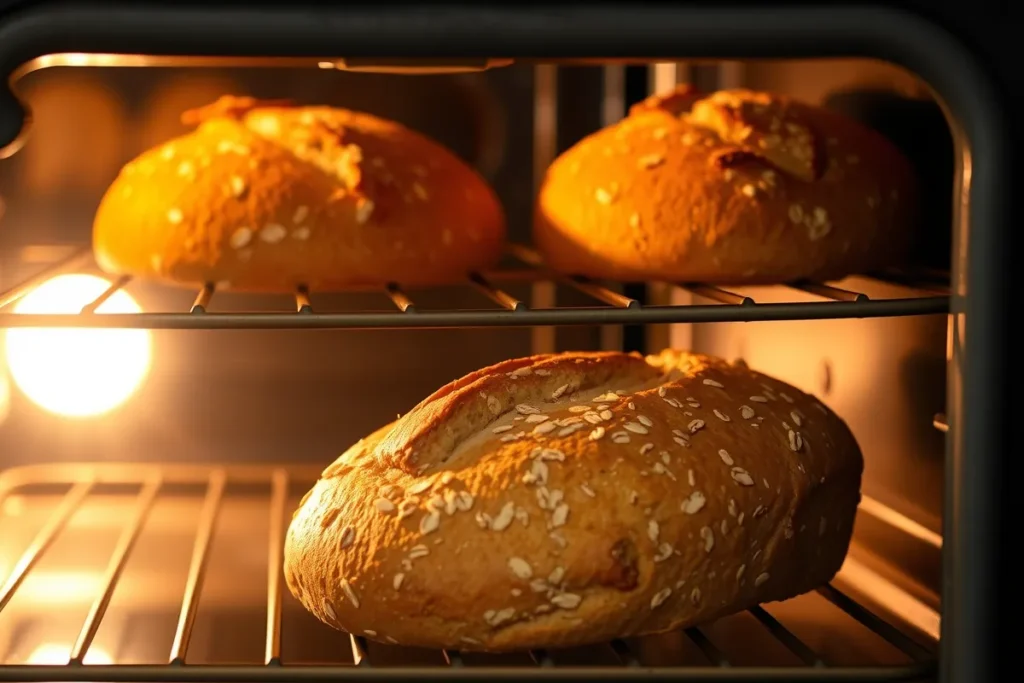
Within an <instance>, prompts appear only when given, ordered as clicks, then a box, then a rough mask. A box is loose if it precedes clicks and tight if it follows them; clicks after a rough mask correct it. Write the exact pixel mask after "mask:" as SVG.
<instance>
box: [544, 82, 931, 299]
mask: <svg viewBox="0 0 1024 683" xmlns="http://www.w3.org/2000/svg"><path fill="white" fill-rule="evenodd" d="M916 195H917V189H916V184H915V178H914V174H913V171H912V168H911V166H910V163H909V162H908V161H907V160H906V159H905V158H904V157H903V155H902V154H901V153H900V152H899V151H898V150H897V149H896V148H895V146H893V145H892V144H891V143H890V142H889V141H887V140H886V139H885V138H883V137H882V136H881V135H879V134H878V133H876V132H874V131H872V130H869V129H867V128H866V127H864V126H862V125H860V124H859V123H857V122H856V121H854V120H852V119H849V118H847V117H845V116H843V115H841V114H838V113H836V112H832V111H829V110H826V109H823V108H820V107H814V106H810V105H806V104H802V103H800V102H796V101H793V100H790V99H788V98H785V97H780V96H776V95H768V94H766V93H760V92H751V91H747V90H725V91H720V92H716V93H713V94H711V95H709V96H707V97H703V96H701V95H700V94H699V93H697V92H696V91H694V90H693V89H692V88H689V87H688V86H683V87H680V88H679V89H678V90H676V91H674V92H671V93H669V94H668V95H664V96H658V97H653V98H651V99H649V100H647V101H645V102H643V103H641V104H639V105H636V106H634V107H633V108H632V110H631V111H630V114H629V116H628V117H626V118H625V119H623V120H622V121H620V122H619V123H616V124H614V125H612V126H609V127H608V128H605V129H604V130H601V131H598V132H597V133H594V134H593V135H591V136H589V137H587V138H585V139H584V140H582V141H581V142H579V143H578V144H576V145H575V146H573V147H572V148H571V149H569V150H568V151H566V152H565V153H563V154H562V155H561V156H560V157H559V158H558V159H556V160H555V162H554V163H553V164H552V165H551V167H550V169H549V170H548V172H547V175H546V176H545V179H544V181H543V183H542V185H541V190H540V195H539V198H538V201H537V206H536V211H535V220H534V241H535V242H536V244H537V246H538V248H539V249H540V250H541V252H542V253H543V255H544V256H545V258H546V260H547V262H548V263H549V264H550V265H551V266H553V267H554V268H556V269H558V270H560V271H563V272H567V273H573V274H579V275H587V276H590V277H596V278H610V279H616V280H634V281H647V280H666V281H675V282H680V281H681V282H695V281H703V282H717V283H731V284H771V283H779V282H792V281H795V280H802V279H818V280H834V279H839V278H842V277H844V276H846V275H848V274H851V273H858V272H865V271H868V270H871V269H875V268H880V267H883V266H889V265H895V264H897V263H898V262H899V261H900V260H901V259H902V258H903V257H904V255H905V254H906V252H907V251H908V249H909V246H910V244H911V241H912V238H913V232H914V228H915V223H916V220H917V196H916Z"/></svg>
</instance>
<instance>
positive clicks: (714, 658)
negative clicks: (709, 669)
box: [683, 627, 731, 667]
mask: <svg viewBox="0 0 1024 683" xmlns="http://www.w3.org/2000/svg"><path fill="white" fill-rule="evenodd" d="M683 633H685V634H686V636H687V637H688V638H689V639H690V640H692V641H693V644H694V645H696V646H697V647H698V648H699V649H700V651H701V652H702V653H703V654H704V656H705V657H707V658H708V661H710V662H711V663H712V664H714V665H715V666H721V667H727V666H731V665H730V664H729V659H728V658H727V657H726V656H725V653H724V652H722V651H721V650H719V649H718V648H717V647H716V646H715V644H714V643H712V642H711V640H710V639H709V638H708V637H707V636H706V635H704V632H703V631H701V630H700V629H699V628H697V627H691V628H687V629H683Z"/></svg>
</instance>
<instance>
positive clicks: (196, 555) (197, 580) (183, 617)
mask: <svg viewBox="0 0 1024 683" xmlns="http://www.w3.org/2000/svg"><path fill="white" fill-rule="evenodd" d="M226 483H227V476H226V474H225V472H224V470H214V472H213V473H212V474H211V475H210V483H209V484H208V485H207V488H206V498H205V500H203V507H202V510H201V512H200V513H199V530H198V532H197V533H196V541H195V544H194V545H193V547H192V562H191V563H190V564H189V568H188V579H187V580H186V581H185V595H184V597H183V598H182V600H181V612H180V613H179V615H178V627H177V629H176V630H175V633H174V643H173V644H172V645H171V656H170V663H171V664H184V663H185V654H186V653H187V652H188V643H189V640H190V639H191V638H192V627H193V626H194V625H195V620H196V608H197V607H198V606H199V592H200V590H202V585H203V578H204V577H205V576H206V564H207V560H208V559H209V556H210V555H209V550H210V541H211V540H212V538H213V528H214V526H215V525H216V523H217V514H218V512H220V503H221V500H222V499H223V497H224V487H225V484H226Z"/></svg>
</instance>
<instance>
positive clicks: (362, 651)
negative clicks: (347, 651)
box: [348, 633, 370, 667]
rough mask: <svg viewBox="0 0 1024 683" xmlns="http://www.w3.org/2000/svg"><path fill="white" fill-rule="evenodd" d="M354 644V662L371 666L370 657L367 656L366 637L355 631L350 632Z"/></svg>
mask: <svg viewBox="0 0 1024 683" xmlns="http://www.w3.org/2000/svg"><path fill="white" fill-rule="evenodd" d="M348 639H349V641H350V642H351V644H352V663H353V664H355V665H356V666H358V667H369V666H370V659H369V658H368V657H367V656H366V639H365V638H363V637H362V636H357V635H355V634H354V633H350V634H348Z"/></svg>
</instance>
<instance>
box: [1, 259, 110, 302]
mask: <svg viewBox="0 0 1024 683" xmlns="http://www.w3.org/2000/svg"><path fill="white" fill-rule="evenodd" d="M91 257H92V249H90V248H89V247H85V248H83V249H80V250H78V251H76V252H75V253H73V254H71V256H68V257H67V258H66V259H64V260H62V261H58V262H57V263H55V264H53V265H52V266H50V267H49V268H44V269H43V270H41V271H39V272H38V273H36V274H35V275H33V276H32V277H29V278H27V279H25V280H22V281H21V282H19V283H18V284H16V285H14V286H13V287H11V288H10V289H7V290H5V291H3V292H0V308H4V307H5V306H9V305H10V304H13V303H14V302H15V301H17V300H18V299H20V298H21V297H23V296H25V295H26V294H28V293H29V292H30V291H32V290H33V289H35V288H36V287H38V286H39V285H41V284H43V283H44V282H46V281H47V280H49V279H50V278H51V277H54V276H56V275H60V274H61V273H64V272H67V271H69V270H72V269H73V268H75V267H76V266H78V265H81V264H83V263H85V262H87V261H88V260H90V258H91Z"/></svg>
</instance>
